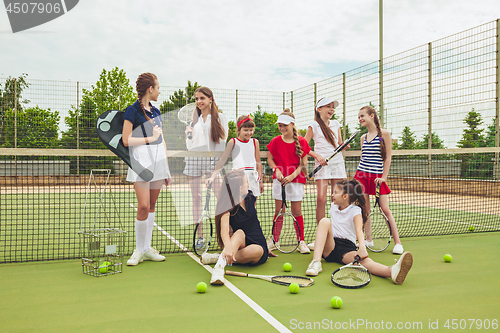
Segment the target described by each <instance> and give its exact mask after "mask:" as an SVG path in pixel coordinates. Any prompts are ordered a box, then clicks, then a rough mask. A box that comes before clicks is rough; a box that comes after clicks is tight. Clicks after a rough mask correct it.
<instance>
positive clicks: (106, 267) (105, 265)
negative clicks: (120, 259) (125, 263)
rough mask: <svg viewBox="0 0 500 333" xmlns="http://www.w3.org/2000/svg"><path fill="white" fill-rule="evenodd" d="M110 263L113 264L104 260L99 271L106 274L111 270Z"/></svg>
mask: <svg viewBox="0 0 500 333" xmlns="http://www.w3.org/2000/svg"><path fill="white" fill-rule="evenodd" d="M110 265H111V263H110V262H109V261H105V262H103V263H102V265H101V266H99V273H101V274H106V273H107V272H108V270H109V266H110Z"/></svg>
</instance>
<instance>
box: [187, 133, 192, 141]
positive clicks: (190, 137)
mask: <svg viewBox="0 0 500 333" xmlns="http://www.w3.org/2000/svg"><path fill="white" fill-rule="evenodd" d="M192 138H193V132H189V133H188V139H189V140H191V139H192Z"/></svg>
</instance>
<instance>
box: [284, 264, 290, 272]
mask: <svg viewBox="0 0 500 333" xmlns="http://www.w3.org/2000/svg"><path fill="white" fill-rule="evenodd" d="M283 270H284V271H285V272H290V271H291V270H292V264H290V263H289V262H286V263H284V264H283Z"/></svg>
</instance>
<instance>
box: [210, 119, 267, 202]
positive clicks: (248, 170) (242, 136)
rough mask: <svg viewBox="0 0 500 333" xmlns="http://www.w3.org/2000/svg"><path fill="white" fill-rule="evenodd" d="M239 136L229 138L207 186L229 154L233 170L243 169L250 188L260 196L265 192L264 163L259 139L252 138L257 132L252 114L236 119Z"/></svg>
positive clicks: (255, 194)
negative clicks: (261, 158)
mask: <svg viewBox="0 0 500 333" xmlns="http://www.w3.org/2000/svg"><path fill="white" fill-rule="evenodd" d="M236 123H237V125H236V128H237V131H238V137H237V138H233V139H231V140H229V142H228V143H227V145H226V150H225V151H224V154H222V157H221V159H220V160H219V162H218V163H217V166H216V167H215V170H214V172H213V173H212V176H211V177H210V178H208V179H207V181H206V184H207V186H208V185H209V184H211V183H212V182H213V181H214V179H215V178H216V177H217V175H218V174H219V172H220V171H221V170H222V168H223V166H224V163H226V161H227V159H228V157H229V154H231V157H232V159H233V170H243V171H244V172H245V174H246V175H247V179H248V183H249V184H250V190H251V191H252V193H253V195H254V196H256V197H258V196H259V195H260V194H261V193H262V192H264V183H263V182H262V163H261V161H260V148H259V140H257V139H254V138H252V135H253V134H254V132H255V123H254V122H253V120H252V118H251V117H250V115H248V116H247V115H243V116H240V117H238V119H237V120H236Z"/></svg>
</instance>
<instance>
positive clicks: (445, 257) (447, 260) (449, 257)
mask: <svg viewBox="0 0 500 333" xmlns="http://www.w3.org/2000/svg"><path fill="white" fill-rule="evenodd" d="M443 259H444V261H446V262H451V261H452V260H453V258H452V257H451V254H445V255H444V257H443Z"/></svg>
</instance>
